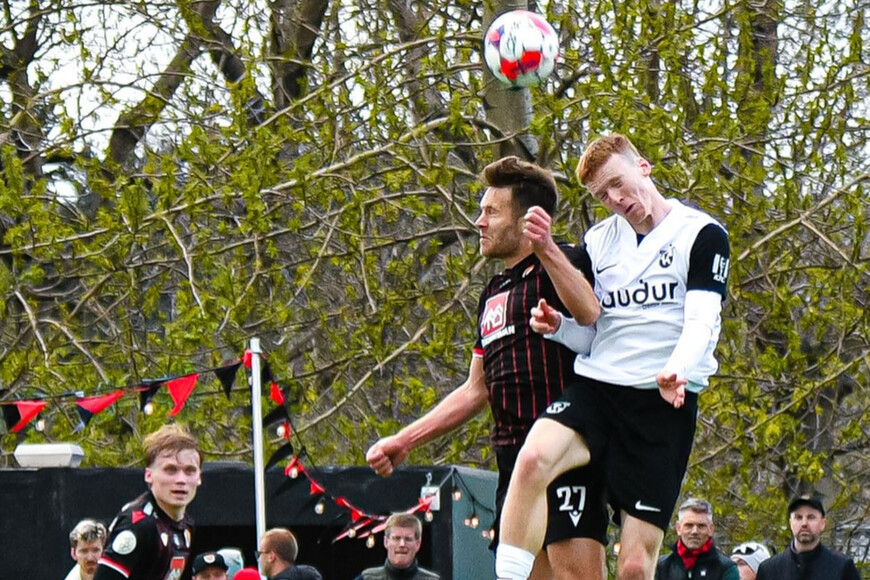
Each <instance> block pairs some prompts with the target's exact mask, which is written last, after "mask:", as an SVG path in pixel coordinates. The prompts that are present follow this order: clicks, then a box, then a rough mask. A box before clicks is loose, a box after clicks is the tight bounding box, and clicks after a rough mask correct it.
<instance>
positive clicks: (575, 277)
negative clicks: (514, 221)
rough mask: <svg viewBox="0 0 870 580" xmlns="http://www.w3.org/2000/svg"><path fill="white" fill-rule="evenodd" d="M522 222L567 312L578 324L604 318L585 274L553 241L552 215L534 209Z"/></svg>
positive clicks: (526, 234) (524, 230)
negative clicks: (600, 317)
mask: <svg viewBox="0 0 870 580" xmlns="http://www.w3.org/2000/svg"><path fill="white" fill-rule="evenodd" d="M523 219H524V224H523V235H524V236H525V237H526V238H528V239H529V240H530V241H531V242H532V248H533V250H534V252H535V254H536V255H537V256H538V259H540V260H541V264H542V265H543V266H544V268H545V269H546V270H547V274H548V275H549V276H550V279H551V280H552V281H553V286H555V288H556V292H557V293H558V294H559V298H560V299H561V300H562V303H563V304H564V305H565V308H567V309H568V312H569V313H570V314H571V316H572V317H574V320H576V321H577V323H578V324H581V325H591V324H594V323H595V321H596V320H598V316H599V315H600V314H601V307H600V306H599V304H598V299H597V298H596V297H595V293H594V292H593V291H592V286H590V285H589V282H588V281H587V280H586V277H585V276H584V275H583V273H582V272H581V271H580V270H578V269H577V268H575V267H574V265H573V264H572V263H571V261H570V260H569V259H568V257H567V256H566V255H565V254H564V252H562V250H561V249H559V246H558V245H557V244H556V242H555V241H554V240H553V236H552V234H551V232H550V224H551V221H552V220H551V218H550V216H549V214H547V212H546V211H544V210H543V209H542V208H540V207H538V206H534V207H530V208H529V209H528V211H527V212H526V215H525V217H524V218H523Z"/></svg>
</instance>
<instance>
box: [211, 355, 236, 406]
mask: <svg viewBox="0 0 870 580" xmlns="http://www.w3.org/2000/svg"><path fill="white" fill-rule="evenodd" d="M240 366H242V361H239V362H237V363H233V364H231V365H229V366H226V367H220V368H218V369H215V370H214V374H215V375H216V376H217V378H218V380H219V381H220V382H221V385H223V387H224V395H226V396H227V399H229V398H230V391H232V390H233V384H235V382H236V371H238V370H239V367H240Z"/></svg>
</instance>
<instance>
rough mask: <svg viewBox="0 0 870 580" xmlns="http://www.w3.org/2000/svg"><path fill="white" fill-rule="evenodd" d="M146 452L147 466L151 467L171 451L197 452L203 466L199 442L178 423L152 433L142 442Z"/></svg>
mask: <svg viewBox="0 0 870 580" xmlns="http://www.w3.org/2000/svg"><path fill="white" fill-rule="evenodd" d="M142 448H143V449H144V450H145V465H147V466H148V467H151V466H152V465H154V461H155V460H156V459H157V457H158V456H160V455H161V454H163V453H165V452H167V451H169V452H175V453H179V452H181V451H186V450H188V449H192V450H193V451H196V455H197V457H198V458H199V465H200V466H202V453H201V452H200V450H199V442H198V441H197V440H196V437H194V436H193V435H191V434H190V431H188V430H187V427H185V426H184V425H179V424H178V423H169V424H167V425H164V426H163V427H161V428H160V429H158V430H157V431H155V432H154V433H151V434H150V435H148V436H147V437H145V439H144V440H143V441H142Z"/></svg>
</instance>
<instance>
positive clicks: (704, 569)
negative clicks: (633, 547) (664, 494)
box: [656, 498, 739, 580]
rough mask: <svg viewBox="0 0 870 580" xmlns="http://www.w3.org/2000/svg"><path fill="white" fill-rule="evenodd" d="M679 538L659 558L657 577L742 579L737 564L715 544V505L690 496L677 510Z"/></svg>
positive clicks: (670, 579) (673, 579)
mask: <svg viewBox="0 0 870 580" xmlns="http://www.w3.org/2000/svg"><path fill="white" fill-rule="evenodd" d="M674 527H675V528H676V530H677V535H678V536H679V539H678V540H677V544H676V546H674V551H673V552H671V553H670V554H669V555H667V556H662V557H661V558H659V563H658V565H657V566H656V580H688V579H691V578H703V579H704V580H738V578H739V575H738V573H737V565H736V564H735V563H734V562H732V561H731V560H730V559H729V558H728V556H726V555H725V554H723V553H722V552H720V551H719V550H718V549H717V548H716V546H714V545H713V531H714V530H715V527H714V526H713V506H711V505H710V503H709V502H707V501H704V500H703V499H696V498H690V499H687V500H686V501H684V502H683V504H682V505H681V506H680V509H679V510H678V511H677V523H676V525H675V526H674Z"/></svg>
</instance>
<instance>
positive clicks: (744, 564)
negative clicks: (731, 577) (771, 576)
mask: <svg viewBox="0 0 870 580" xmlns="http://www.w3.org/2000/svg"><path fill="white" fill-rule="evenodd" d="M768 558H770V552H769V551H768V550H767V548H765V547H764V545H763V544H759V543H758V542H744V543H742V544H740V545H739V546H737V547H736V548H734V549H733V550H732V551H731V559H732V560H733V561H734V563H735V564H737V572H738V573H739V574H740V580H755V578H756V576H757V574H758V567H759V566H760V565H761V563H762V562H764V561H765V560H767V559H768Z"/></svg>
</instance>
